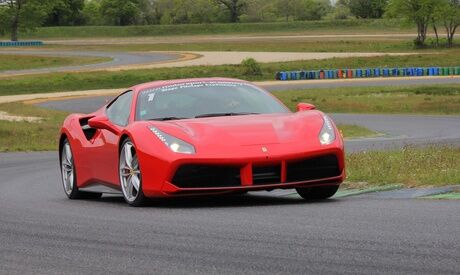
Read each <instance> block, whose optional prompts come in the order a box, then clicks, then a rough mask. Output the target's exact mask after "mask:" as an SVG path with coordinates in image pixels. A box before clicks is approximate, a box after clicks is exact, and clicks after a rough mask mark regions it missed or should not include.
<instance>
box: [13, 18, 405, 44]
mask: <svg viewBox="0 0 460 275" xmlns="http://www.w3.org/2000/svg"><path fill="white" fill-rule="evenodd" d="M411 31H414V28H413V27H412V26H407V25H405V24H403V22H402V21H401V20H388V19H387V20H383V19H369V20H365V19H359V20H357V19H348V20H321V21H294V22H273V23H239V24H217V23H216V24H182V25H151V26H123V27H116V26H83V27H42V28H38V29H37V30H36V31H35V32H22V33H20V37H22V38H24V39H25V38H27V39H30V38H34V39H36V38H39V39H46V38H72V39H74V38H78V37H84V38H88V37H133V36H171V35H210V34H212V35H220V34H254V33H279V34H292V33H296V34H326V33H329V34H331V33H332V34H334V33H338V34H345V33H370V34H375V33H400V32H411Z"/></svg>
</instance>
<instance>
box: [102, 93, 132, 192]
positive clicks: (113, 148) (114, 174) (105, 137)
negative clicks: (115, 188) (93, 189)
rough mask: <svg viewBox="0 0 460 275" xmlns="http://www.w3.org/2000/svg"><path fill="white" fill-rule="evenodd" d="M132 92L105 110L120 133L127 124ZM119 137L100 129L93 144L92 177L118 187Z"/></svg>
mask: <svg viewBox="0 0 460 275" xmlns="http://www.w3.org/2000/svg"><path fill="white" fill-rule="evenodd" d="M132 102H133V92H132V91H127V92H125V93H123V94H121V95H120V96H118V97H117V98H116V99H114V100H113V101H112V102H111V103H110V104H109V105H108V106H107V108H106V115H107V118H108V119H109V121H110V123H112V124H113V125H114V126H115V127H116V128H118V129H119V130H120V132H121V131H122V130H123V128H125V127H126V126H127V125H128V123H129V117H130V114H131V106H132ZM119 140H120V136H119V135H116V134H114V133H112V132H110V131H108V130H105V129H102V130H100V133H99V134H98V135H97V137H96V138H95V140H94V142H93V157H94V159H93V162H94V163H95V165H94V170H93V175H94V176H95V178H96V179H98V180H100V181H102V182H105V183H108V184H114V185H119V178H118V157H119V156H118V143H119Z"/></svg>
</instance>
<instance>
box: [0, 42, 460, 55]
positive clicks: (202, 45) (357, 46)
mask: <svg viewBox="0 0 460 275" xmlns="http://www.w3.org/2000/svg"><path fill="white" fill-rule="evenodd" d="M459 42H460V39H457V40H456V43H457V44H456V45H454V49H459V48H460V45H458V44H459ZM43 48H48V49H59V50H92V51H235V52H236V51H243V52H414V51H417V52H422V53H430V52H434V51H435V50H436V52H440V51H441V52H443V51H452V49H449V48H445V47H439V48H436V49H435V48H433V47H432V46H429V47H426V48H423V49H416V48H415V47H414V45H413V43H412V41H411V39H410V38H393V39H390V38H372V39H371V38H354V39H352V38H346V39H345V38H342V39H340V38H314V39H313V38H290V39H289V43H286V39H282V38H276V39H270V40H267V39H252V40H250V41H247V40H244V39H243V40H238V39H237V38H235V39H234V40H231V41H228V40H226V41H219V40H217V41H212V42H210V41H207V42H187V43H184V42H178V43H172V42H168V43H165V42H164V41H161V40H159V41H156V42H155V41H152V42H147V41H146V42H141V43H139V44H138V43H136V44H125V43H120V44H118V43H117V44H98V45H94V44H93V45H91V44H88V45H78V46H75V45H66V44H46V45H44V46H43ZM0 50H1V49H0Z"/></svg>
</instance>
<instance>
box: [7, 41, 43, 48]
mask: <svg viewBox="0 0 460 275" xmlns="http://www.w3.org/2000/svg"><path fill="white" fill-rule="evenodd" d="M27 46H43V41H0V47H27Z"/></svg>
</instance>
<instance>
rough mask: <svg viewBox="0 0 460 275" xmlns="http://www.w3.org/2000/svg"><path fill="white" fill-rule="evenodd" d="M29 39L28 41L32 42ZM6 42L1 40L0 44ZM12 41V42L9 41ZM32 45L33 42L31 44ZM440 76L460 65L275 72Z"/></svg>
mask: <svg viewBox="0 0 460 275" xmlns="http://www.w3.org/2000/svg"><path fill="white" fill-rule="evenodd" d="M22 42H24V43H25V42H26V41H22ZM32 42H33V41H28V42H27V43H32ZM5 43H6V42H1V41H0V46H3V45H5ZM8 43H11V42H8ZM30 45H32V44H30ZM425 75H426V76H438V75H460V67H459V66H457V67H455V66H454V67H442V68H441V67H407V68H366V69H338V70H313V71H305V70H302V71H288V72H277V73H275V79H277V80H281V81H286V80H299V79H303V80H305V79H335V78H362V77H381V76H382V77H397V76H425Z"/></svg>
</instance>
